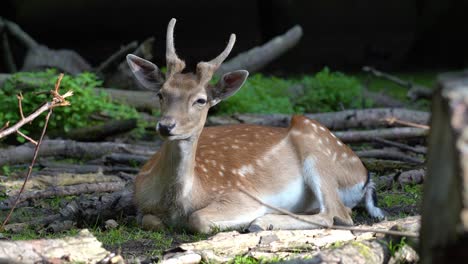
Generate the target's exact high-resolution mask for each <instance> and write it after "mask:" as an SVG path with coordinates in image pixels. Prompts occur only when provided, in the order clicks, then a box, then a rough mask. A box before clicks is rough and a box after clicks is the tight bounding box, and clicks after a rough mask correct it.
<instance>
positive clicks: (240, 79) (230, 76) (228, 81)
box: [210, 70, 249, 106]
mask: <svg viewBox="0 0 468 264" xmlns="http://www.w3.org/2000/svg"><path fill="white" fill-rule="evenodd" d="M248 76H249V72H248V71H246V70H238V71H233V72H228V73H226V74H224V75H223V77H221V79H220V80H219V82H218V83H217V84H216V86H215V87H214V88H213V91H212V98H211V102H210V104H211V106H214V105H216V104H217V103H219V102H220V101H221V100H224V99H226V98H228V97H229V96H231V95H233V94H235V93H236V92H237V91H238V90H239V89H240V88H241V87H242V85H243V84H244V82H245V80H246V79H247V77H248Z"/></svg>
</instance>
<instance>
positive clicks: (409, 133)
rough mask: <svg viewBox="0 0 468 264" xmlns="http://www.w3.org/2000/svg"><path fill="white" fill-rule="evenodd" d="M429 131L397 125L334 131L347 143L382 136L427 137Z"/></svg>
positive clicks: (387, 137)
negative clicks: (393, 126)
mask: <svg viewBox="0 0 468 264" xmlns="http://www.w3.org/2000/svg"><path fill="white" fill-rule="evenodd" d="M428 133H429V131H428V130H427V129H424V128H416V127H395V128H382V129H373V130H359V131H337V132H333V134H335V135H336V136H337V137H338V138H340V139H341V140H342V141H343V142H346V143H355V142H365V141H368V142H369V141H373V140H374V138H376V137H380V138H384V139H408V138H416V137H425V136H426V135H427V134H428Z"/></svg>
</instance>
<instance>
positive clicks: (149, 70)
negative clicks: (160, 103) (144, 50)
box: [127, 54, 164, 90]
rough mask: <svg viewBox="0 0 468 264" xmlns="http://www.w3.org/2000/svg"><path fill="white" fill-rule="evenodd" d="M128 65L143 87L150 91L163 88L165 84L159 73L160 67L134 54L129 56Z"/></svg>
mask: <svg viewBox="0 0 468 264" xmlns="http://www.w3.org/2000/svg"><path fill="white" fill-rule="evenodd" d="M127 63H128V66H130V69H131V70H132V72H133V75H135V77H136V79H137V80H138V81H139V82H140V83H141V84H142V85H143V87H145V88H146V89H150V90H159V89H160V88H161V85H162V84H163V83H164V77H163V76H162V74H161V72H160V71H159V68H158V66H156V65H154V64H153V63H151V62H150V61H147V60H145V59H142V58H140V57H138V56H135V55H133V54H128V55H127Z"/></svg>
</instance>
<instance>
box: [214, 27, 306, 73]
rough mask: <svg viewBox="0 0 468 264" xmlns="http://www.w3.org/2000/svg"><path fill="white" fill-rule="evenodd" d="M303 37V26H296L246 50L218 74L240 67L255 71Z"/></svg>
mask: <svg viewBox="0 0 468 264" xmlns="http://www.w3.org/2000/svg"><path fill="white" fill-rule="evenodd" d="M301 37H302V28H301V26H299V25H297V26H294V27H293V28H291V29H290V30H288V31H287V32H286V33H285V34H283V35H280V36H277V37H275V38H273V39H271V40H270V41H268V42H267V43H265V44H263V45H262V46H260V47H254V48H252V49H250V50H248V51H246V52H243V53H240V54H238V55H237V56H236V57H234V58H232V59H230V60H229V61H227V62H225V63H223V64H222V65H221V67H219V69H218V70H217V71H216V75H218V76H222V75H223V74H225V73H227V72H230V71H235V70H240V69H244V70H247V71H249V72H250V73H254V72H256V71H258V70H260V69H262V68H263V67H265V66H266V65H267V64H268V63H270V62H271V61H273V60H274V59H276V58H278V57H279V56H281V55H282V54H283V53H284V52H286V51H288V50H289V49H291V48H292V47H294V46H295V45H296V44H297V43H298V42H299V40H300V39H301Z"/></svg>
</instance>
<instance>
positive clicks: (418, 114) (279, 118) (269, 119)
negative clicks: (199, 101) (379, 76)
mask: <svg viewBox="0 0 468 264" xmlns="http://www.w3.org/2000/svg"><path fill="white" fill-rule="evenodd" d="M305 116H307V117H308V118H311V119H315V120H317V121H319V122H320V123H322V124H323V125H324V126H326V127H328V128H329V129H330V130H340V129H341V130H342V129H350V128H357V127H359V128H376V127H382V126H388V123H387V122H386V121H385V119H386V118H392V117H393V118H396V119H398V120H405V121H407V122H413V123H418V124H427V123H428V122H429V116H430V114H429V113H427V112H423V111H415V110H409V109H402V108H370V109H360V110H346V111H339V112H329V113H319V114H305ZM290 121H291V115H285V114H270V115H265V114H237V115H232V116H221V117H220V116H211V117H208V124H209V125H225V124H239V123H245V124H257V125H268V126H280V127H287V126H288V125H289V123H290Z"/></svg>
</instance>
